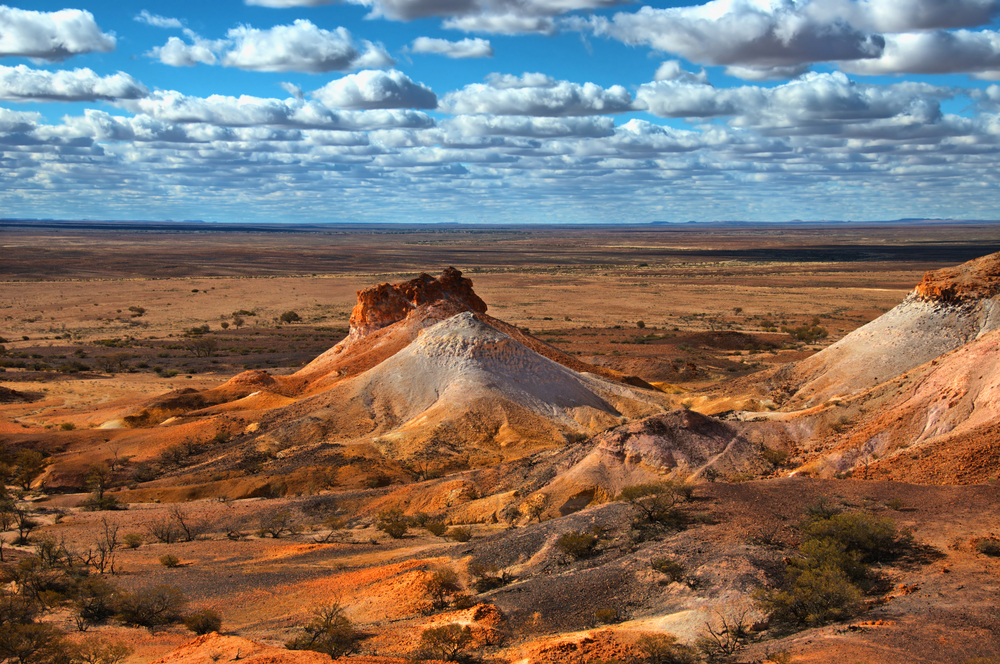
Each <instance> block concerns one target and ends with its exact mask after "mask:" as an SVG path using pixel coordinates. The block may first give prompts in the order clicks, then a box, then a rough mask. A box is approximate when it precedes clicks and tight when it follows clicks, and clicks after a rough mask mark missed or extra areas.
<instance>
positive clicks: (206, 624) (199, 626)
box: [184, 609, 222, 635]
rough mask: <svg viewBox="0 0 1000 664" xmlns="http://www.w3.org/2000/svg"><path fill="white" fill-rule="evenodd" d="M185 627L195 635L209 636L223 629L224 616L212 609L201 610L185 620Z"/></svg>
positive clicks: (189, 615) (190, 614)
mask: <svg viewBox="0 0 1000 664" xmlns="http://www.w3.org/2000/svg"><path fill="white" fill-rule="evenodd" d="M184 626H185V627H187V628H188V629H189V630H191V631H192V632H194V633H195V634H198V635H201V634H209V633H210V632H218V631H219V630H220V629H222V616H221V615H220V614H219V612H218V611H213V610H212V609H199V610H197V611H194V612H192V613H189V614H188V615H187V616H186V617H185V618H184Z"/></svg>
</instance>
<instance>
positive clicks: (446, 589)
mask: <svg viewBox="0 0 1000 664" xmlns="http://www.w3.org/2000/svg"><path fill="white" fill-rule="evenodd" d="M461 590H462V585H461V584H460V583H459V582H458V575H457V574H455V572H454V571H452V570H450V569H439V570H437V571H435V572H434V573H433V574H431V575H430V576H429V577H427V578H426V579H424V591H425V592H426V593H427V597H428V598H429V599H430V600H431V609H432V610H433V609H443V608H446V607H447V606H448V598H449V597H451V596H453V595H455V594H456V593H458V592H460V591H461Z"/></svg>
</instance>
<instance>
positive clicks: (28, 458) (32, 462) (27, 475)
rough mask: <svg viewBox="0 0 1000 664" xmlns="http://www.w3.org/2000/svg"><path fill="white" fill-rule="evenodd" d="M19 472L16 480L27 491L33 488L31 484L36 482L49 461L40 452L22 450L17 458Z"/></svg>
mask: <svg viewBox="0 0 1000 664" xmlns="http://www.w3.org/2000/svg"><path fill="white" fill-rule="evenodd" d="M16 463H17V471H16V475H15V477H14V480H15V481H16V482H17V484H18V485H19V486H20V487H21V488H22V489H24V490H25V491H27V490H28V489H30V488H31V483H32V482H34V481H35V478H37V477H38V476H39V475H41V474H42V471H44V470H45V467H46V466H47V465H48V460H47V459H46V458H45V456H44V455H43V454H42V453H41V452H39V451H38V450H21V451H20V452H18V453H17V457H16Z"/></svg>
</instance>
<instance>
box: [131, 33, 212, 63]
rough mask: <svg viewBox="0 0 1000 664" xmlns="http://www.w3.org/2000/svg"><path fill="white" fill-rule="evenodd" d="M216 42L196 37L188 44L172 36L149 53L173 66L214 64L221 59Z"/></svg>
mask: <svg viewBox="0 0 1000 664" xmlns="http://www.w3.org/2000/svg"><path fill="white" fill-rule="evenodd" d="M215 51H216V44H215V43H213V42H209V41H207V40H203V39H201V38H199V37H196V38H195V40H194V43H193V44H188V43H186V42H184V41H183V40H181V39H179V38H177V37H171V38H170V39H168V40H167V43H166V44H164V45H163V46H156V47H154V48H153V49H152V50H151V51H150V52H149V53H148V54H147V55H149V56H150V57H153V58H156V59H157V60H159V61H160V62H162V63H163V64H165V65H170V66H171V67H193V66H195V65H196V64H199V63H201V64H204V65H214V64H217V63H218V61H219V59H218V58H217V57H216V55H215Z"/></svg>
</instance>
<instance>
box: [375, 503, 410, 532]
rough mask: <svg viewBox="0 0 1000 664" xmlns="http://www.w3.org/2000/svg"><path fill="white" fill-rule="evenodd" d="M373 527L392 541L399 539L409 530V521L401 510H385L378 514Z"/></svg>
mask: <svg viewBox="0 0 1000 664" xmlns="http://www.w3.org/2000/svg"><path fill="white" fill-rule="evenodd" d="M375 527H376V528H378V529H379V530H381V531H382V532H383V533H385V534H386V535H388V536H389V537H391V538H393V539H401V538H402V537H403V535H405V534H406V531H407V530H409V529H410V520H409V519H407V518H406V517H405V516H404V515H403V512H402V510H397V509H394V510H385V511H384V512H379V515H378V521H377V522H376V523H375Z"/></svg>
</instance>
